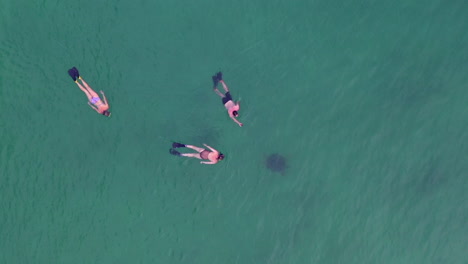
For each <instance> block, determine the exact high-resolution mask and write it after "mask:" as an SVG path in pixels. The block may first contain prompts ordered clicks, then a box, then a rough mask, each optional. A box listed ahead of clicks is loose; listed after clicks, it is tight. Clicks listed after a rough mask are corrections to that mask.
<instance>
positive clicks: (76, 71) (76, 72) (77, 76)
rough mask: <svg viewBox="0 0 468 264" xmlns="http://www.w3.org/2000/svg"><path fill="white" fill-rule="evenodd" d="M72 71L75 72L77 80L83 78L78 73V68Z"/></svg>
mask: <svg viewBox="0 0 468 264" xmlns="http://www.w3.org/2000/svg"><path fill="white" fill-rule="evenodd" d="M72 69H73V71H74V72H75V76H76V78H77V79H79V78H81V76H80V72H79V71H78V69H77V68H75V67H73V68H72Z"/></svg>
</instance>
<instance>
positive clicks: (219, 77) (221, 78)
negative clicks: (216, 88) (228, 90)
mask: <svg viewBox="0 0 468 264" xmlns="http://www.w3.org/2000/svg"><path fill="white" fill-rule="evenodd" d="M216 79H218V81H222V80H223V73H222V72H218V73H217V74H216Z"/></svg>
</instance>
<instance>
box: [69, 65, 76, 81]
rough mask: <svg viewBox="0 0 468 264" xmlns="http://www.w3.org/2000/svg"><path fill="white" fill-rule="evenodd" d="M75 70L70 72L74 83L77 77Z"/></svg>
mask: <svg viewBox="0 0 468 264" xmlns="http://www.w3.org/2000/svg"><path fill="white" fill-rule="evenodd" d="M73 69H74V68H71V69H69V70H68V75H70V77H71V78H72V79H73V81H74V82H76V75H75V71H74V70H73Z"/></svg>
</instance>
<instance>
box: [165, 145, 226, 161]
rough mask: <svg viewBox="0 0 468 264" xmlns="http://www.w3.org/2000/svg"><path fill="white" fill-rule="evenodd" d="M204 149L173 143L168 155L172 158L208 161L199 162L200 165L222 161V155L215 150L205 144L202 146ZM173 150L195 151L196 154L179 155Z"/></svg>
mask: <svg viewBox="0 0 468 264" xmlns="http://www.w3.org/2000/svg"><path fill="white" fill-rule="evenodd" d="M203 145H204V146H205V147H206V148H208V149H209V150H208V149H204V148H199V147H196V146H193V145H186V144H182V143H177V142H173V143H172V148H171V149H169V153H171V154H172V155H174V156H179V157H189V158H197V159H202V160H209V161H200V163H201V164H216V163H218V161H220V160H223V159H224V155H223V153H221V152H219V151H217V150H216V149H214V148H212V147H210V146H208V145H207V144H203ZM175 148H189V149H193V150H195V151H196V153H180V152H179V151H177V150H175Z"/></svg>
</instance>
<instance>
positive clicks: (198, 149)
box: [185, 145, 205, 155]
mask: <svg viewBox="0 0 468 264" xmlns="http://www.w3.org/2000/svg"><path fill="white" fill-rule="evenodd" d="M185 147H186V148H190V149H193V150H195V151H196V152H202V151H204V150H205V149H204V148H199V147H195V146H193V145H185ZM195 154H197V155H198V153H195Z"/></svg>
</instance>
